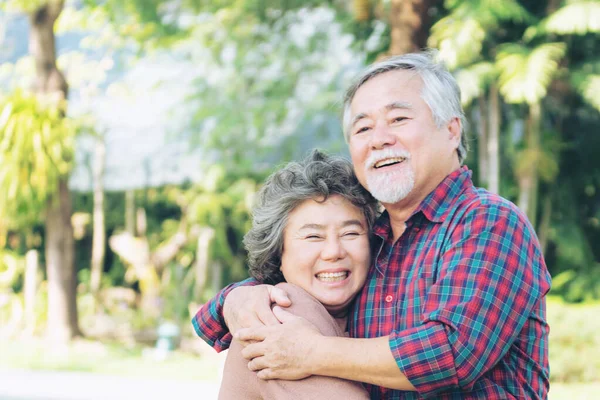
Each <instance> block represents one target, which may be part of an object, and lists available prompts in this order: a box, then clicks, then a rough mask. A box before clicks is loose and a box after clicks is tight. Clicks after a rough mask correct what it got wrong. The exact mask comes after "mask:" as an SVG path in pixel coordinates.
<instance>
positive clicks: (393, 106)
mask: <svg viewBox="0 0 600 400" xmlns="http://www.w3.org/2000/svg"><path fill="white" fill-rule="evenodd" d="M399 108H400V109H403V110H410V109H412V104H411V103H407V102H405V101H395V102H393V103H390V104H388V105H387V106H385V109H386V110H387V111H390V110H396V109H399ZM366 117H367V114H365V113H360V114H356V116H355V117H354V118H352V123H351V124H350V126H354V125H355V124H356V123H357V122H358V121H360V120H361V119H363V118H366Z"/></svg>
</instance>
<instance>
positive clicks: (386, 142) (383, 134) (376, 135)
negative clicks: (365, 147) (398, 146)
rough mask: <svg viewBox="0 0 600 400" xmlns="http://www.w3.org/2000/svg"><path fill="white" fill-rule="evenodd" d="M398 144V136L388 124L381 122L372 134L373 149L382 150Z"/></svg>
mask: <svg viewBox="0 0 600 400" xmlns="http://www.w3.org/2000/svg"><path fill="white" fill-rule="evenodd" d="M395 143H396V136H395V135H394V134H393V132H392V130H391V129H390V127H389V126H387V124H385V123H382V122H379V123H378V124H377V125H375V127H374V128H373V132H372V133H371V143H370V144H371V148H372V149H382V148H384V147H387V146H392V145H394V144H395Z"/></svg>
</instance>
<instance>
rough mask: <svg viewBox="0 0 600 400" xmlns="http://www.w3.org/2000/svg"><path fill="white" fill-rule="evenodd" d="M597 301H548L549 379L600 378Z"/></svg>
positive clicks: (589, 380)
mask: <svg viewBox="0 0 600 400" xmlns="http://www.w3.org/2000/svg"><path fill="white" fill-rule="evenodd" d="M598 316H600V303H597V302H595V303H582V304H566V303H564V302H563V301H562V300H560V299H559V298H554V297H551V298H549V301H548V322H549V323H550V380H551V381H553V382H597V381H600V333H599V332H600V318H598Z"/></svg>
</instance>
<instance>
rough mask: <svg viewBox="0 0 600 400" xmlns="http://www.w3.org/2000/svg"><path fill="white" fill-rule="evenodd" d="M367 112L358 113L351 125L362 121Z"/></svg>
mask: <svg viewBox="0 0 600 400" xmlns="http://www.w3.org/2000/svg"><path fill="white" fill-rule="evenodd" d="M366 117H367V114H365V113H360V114H357V115H356V116H355V117H354V118H352V124H351V125H350V126H354V125H355V124H356V123H357V122H358V121H360V120H361V119H363V118H366Z"/></svg>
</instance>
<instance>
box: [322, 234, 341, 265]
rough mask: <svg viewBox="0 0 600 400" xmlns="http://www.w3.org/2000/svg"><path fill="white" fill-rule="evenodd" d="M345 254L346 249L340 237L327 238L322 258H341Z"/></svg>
mask: <svg viewBox="0 0 600 400" xmlns="http://www.w3.org/2000/svg"><path fill="white" fill-rule="evenodd" d="M345 255H346V250H345V249H344V246H343V245H342V242H341V240H340V238H339V237H335V238H327V240H326V241H325V243H324V246H323V250H322V251H321V258H323V259H324V260H339V259H340V258H344V257H345Z"/></svg>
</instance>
